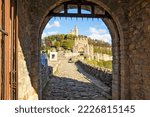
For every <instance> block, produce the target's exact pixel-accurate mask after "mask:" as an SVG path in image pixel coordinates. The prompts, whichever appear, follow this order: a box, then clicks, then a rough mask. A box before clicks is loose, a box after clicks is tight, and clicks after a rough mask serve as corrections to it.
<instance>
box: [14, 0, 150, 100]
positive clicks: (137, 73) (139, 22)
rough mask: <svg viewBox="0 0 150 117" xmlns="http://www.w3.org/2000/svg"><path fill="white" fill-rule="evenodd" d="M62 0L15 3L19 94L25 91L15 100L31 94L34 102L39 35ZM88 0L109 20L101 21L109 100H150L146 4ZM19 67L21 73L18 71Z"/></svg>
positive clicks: (149, 29) (132, 0) (148, 13)
mask: <svg viewBox="0 0 150 117" xmlns="http://www.w3.org/2000/svg"><path fill="white" fill-rule="evenodd" d="M65 1H68V0H36V1H35V0H19V1H17V2H18V19H19V24H18V26H19V27H18V28H19V33H18V34H19V35H18V36H19V41H20V47H21V49H22V51H20V56H22V58H21V59H22V60H20V59H19V61H18V64H20V65H19V71H18V72H19V82H20V84H19V94H20V93H23V91H25V93H24V94H21V97H20V98H19V99H30V96H31V97H32V95H36V96H34V97H35V98H34V99H37V94H38V80H39V78H40V74H39V73H40V72H39V50H40V39H41V38H40V36H41V34H42V31H43V29H44V26H45V25H46V24H47V22H48V21H49V19H50V17H51V16H50V15H49V16H48V13H49V11H50V10H52V9H53V8H54V7H56V6H58V5H60V4H61V3H62V2H65ZM88 1H91V2H93V3H96V4H98V5H99V6H101V7H102V8H103V9H105V10H106V11H107V12H108V13H109V14H110V15H111V19H103V21H104V22H105V23H106V25H107V26H108V29H109V31H110V33H111V36H112V46H113V47H112V50H113V73H112V74H113V80H112V89H113V90H112V91H113V94H114V95H113V99H150V90H149V89H150V72H149V71H150V63H149V62H150V61H149V58H150V40H149V37H150V33H149V32H150V20H149V19H150V1H149V0H130V1H125V0H88ZM61 10H63V9H61ZM96 12H98V11H96ZM21 65H23V66H21ZM21 67H23V68H24V70H22V71H21V70H20V69H21ZM27 87H28V88H27ZM24 88H25V89H24ZM26 90H27V91H26Z"/></svg>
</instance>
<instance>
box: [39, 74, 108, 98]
mask: <svg viewBox="0 0 150 117" xmlns="http://www.w3.org/2000/svg"><path fill="white" fill-rule="evenodd" d="M42 97H43V98H42V99H43V100H105V99H107V98H105V97H104V96H103V95H102V90H101V89H100V88H98V87H97V86H95V85H93V84H92V83H90V82H81V81H77V80H74V79H71V78H67V77H63V78H62V77H57V76H53V77H52V78H51V79H50V81H49V82H48V83H47V85H46V87H45V89H44V90H43V95H42Z"/></svg>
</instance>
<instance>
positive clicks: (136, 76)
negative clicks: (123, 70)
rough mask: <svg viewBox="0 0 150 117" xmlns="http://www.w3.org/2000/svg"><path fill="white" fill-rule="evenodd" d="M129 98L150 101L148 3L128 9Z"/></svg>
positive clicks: (149, 6) (146, 0)
mask: <svg viewBox="0 0 150 117" xmlns="http://www.w3.org/2000/svg"><path fill="white" fill-rule="evenodd" d="M128 17H129V28H128V30H129V39H128V44H129V46H128V47H129V51H128V56H129V63H130V64H129V65H130V74H129V75H130V79H129V86H130V91H129V93H130V98H131V99H150V60H149V59H150V1H149V0H143V1H141V2H135V3H134V1H133V2H131V3H130V7H129V14H128Z"/></svg>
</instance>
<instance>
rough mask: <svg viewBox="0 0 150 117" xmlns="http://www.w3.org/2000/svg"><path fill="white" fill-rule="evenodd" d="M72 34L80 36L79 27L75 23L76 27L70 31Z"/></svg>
mask: <svg viewBox="0 0 150 117" xmlns="http://www.w3.org/2000/svg"><path fill="white" fill-rule="evenodd" d="M70 34H72V35H75V36H78V27H77V26H76V25H75V27H74V29H73V30H72V31H71V32H70Z"/></svg>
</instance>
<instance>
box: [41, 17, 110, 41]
mask: <svg viewBox="0 0 150 117" xmlns="http://www.w3.org/2000/svg"><path fill="white" fill-rule="evenodd" d="M75 25H77V27H78V30H79V35H86V36H88V37H91V38H92V39H97V40H103V41H106V42H109V43H111V36H110V34H109V31H108V29H107V26H106V25H105V24H104V23H103V21H102V20H101V19H91V18H90V19H86V18H84V19H82V18H77V19H76V18H72V19H71V18H52V19H51V20H50V21H49V22H48V23H47V25H46V27H45V29H44V31H43V34H42V38H44V37H46V36H49V35H54V34H68V33H69V32H71V30H72V29H73V28H74V27H75Z"/></svg>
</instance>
